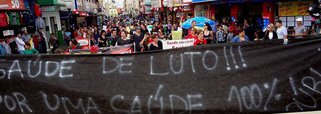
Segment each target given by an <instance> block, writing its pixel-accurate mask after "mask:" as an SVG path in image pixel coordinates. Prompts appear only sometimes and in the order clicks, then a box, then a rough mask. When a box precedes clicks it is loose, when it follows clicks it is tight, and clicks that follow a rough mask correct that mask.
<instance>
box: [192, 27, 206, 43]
mask: <svg viewBox="0 0 321 114" xmlns="http://www.w3.org/2000/svg"><path fill="white" fill-rule="evenodd" d="M204 44H207V41H206V39H205V38H204V32H203V31H200V32H199V34H198V37H197V39H195V41H194V46H196V45H204Z"/></svg>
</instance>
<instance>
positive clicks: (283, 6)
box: [279, 1, 312, 16]
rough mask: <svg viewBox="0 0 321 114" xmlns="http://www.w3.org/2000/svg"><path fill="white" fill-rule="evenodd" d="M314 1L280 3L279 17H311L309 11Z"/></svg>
mask: <svg viewBox="0 0 321 114" xmlns="http://www.w3.org/2000/svg"><path fill="white" fill-rule="evenodd" d="M310 4H312V1H305V2H280V3H279V16H297V15H309V13H308V12H307V9H308V8H309V5H310Z"/></svg>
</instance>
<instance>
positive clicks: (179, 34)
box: [172, 30, 183, 40]
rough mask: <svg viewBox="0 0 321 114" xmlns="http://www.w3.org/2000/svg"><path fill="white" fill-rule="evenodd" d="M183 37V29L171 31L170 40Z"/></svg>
mask: <svg viewBox="0 0 321 114" xmlns="http://www.w3.org/2000/svg"><path fill="white" fill-rule="evenodd" d="M182 37H183V31H181V30H179V31H172V40H181V39H182Z"/></svg>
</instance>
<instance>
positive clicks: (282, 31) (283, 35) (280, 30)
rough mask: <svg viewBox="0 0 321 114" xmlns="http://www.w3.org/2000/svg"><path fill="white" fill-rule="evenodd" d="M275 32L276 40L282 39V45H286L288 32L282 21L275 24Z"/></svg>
mask: <svg viewBox="0 0 321 114" xmlns="http://www.w3.org/2000/svg"><path fill="white" fill-rule="evenodd" d="M275 25H276V27H277V30H276V33H277V35H278V39H283V40H284V42H283V44H288V30H287V28H286V27H285V26H283V25H282V21H281V20H278V21H276V23H275Z"/></svg>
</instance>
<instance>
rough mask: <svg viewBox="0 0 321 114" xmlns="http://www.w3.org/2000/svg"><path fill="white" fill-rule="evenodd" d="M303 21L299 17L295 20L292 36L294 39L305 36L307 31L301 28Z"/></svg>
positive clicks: (303, 27)
mask: <svg viewBox="0 0 321 114" xmlns="http://www.w3.org/2000/svg"><path fill="white" fill-rule="evenodd" d="M302 21H303V19H302V18H301V17H300V18H298V19H296V22H297V26H296V27H294V31H295V32H294V36H295V37H296V38H303V37H304V36H306V35H307V30H306V28H305V26H303V24H302Z"/></svg>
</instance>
